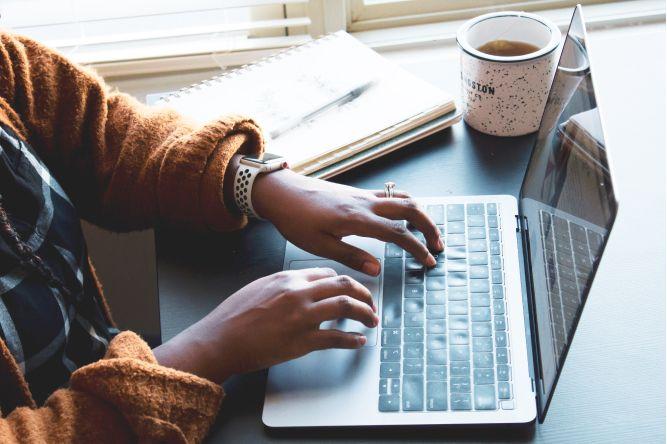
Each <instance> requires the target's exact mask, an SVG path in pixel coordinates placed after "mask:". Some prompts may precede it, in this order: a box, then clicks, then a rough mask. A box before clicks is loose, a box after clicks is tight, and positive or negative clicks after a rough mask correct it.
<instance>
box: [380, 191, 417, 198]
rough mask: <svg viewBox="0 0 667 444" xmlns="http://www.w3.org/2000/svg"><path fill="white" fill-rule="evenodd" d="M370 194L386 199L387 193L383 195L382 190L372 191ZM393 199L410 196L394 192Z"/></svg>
mask: <svg viewBox="0 0 667 444" xmlns="http://www.w3.org/2000/svg"><path fill="white" fill-rule="evenodd" d="M371 193H373V194H374V195H375V197H384V198H387V193H385V191H384V190H373V191H371ZM394 197H402V198H408V197H410V194H408V192H407V191H403V190H394Z"/></svg>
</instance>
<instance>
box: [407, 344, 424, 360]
mask: <svg viewBox="0 0 667 444" xmlns="http://www.w3.org/2000/svg"><path fill="white" fill-rule="evenodd" d="M403 355H404V356H405V358H406V359H422V358H423V357H424V344H422V343H416V342H415V343H407V344H403Z"/></svg>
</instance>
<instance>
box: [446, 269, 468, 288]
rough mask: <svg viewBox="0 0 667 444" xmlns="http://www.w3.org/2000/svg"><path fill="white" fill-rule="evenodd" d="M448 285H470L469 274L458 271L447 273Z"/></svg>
mask: <svg viewBox="0 0 667 444" xmlns="http://www.w3.org/2000/svg"><path fill="white" fill-rule="evenodd" d="M447 285H448V286H450V287H464V286H466V285H468V274H467V273H465V272H458V271H457V272H449V273H447Z"/></svg>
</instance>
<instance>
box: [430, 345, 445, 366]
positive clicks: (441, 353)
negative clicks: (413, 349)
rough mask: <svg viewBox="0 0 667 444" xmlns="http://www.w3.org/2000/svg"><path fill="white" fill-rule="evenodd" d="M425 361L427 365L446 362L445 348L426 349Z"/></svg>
mask: <svg viewBox="0 0 667 444" xmlns="http://www.w3.org/2000/svg"><path fill="white" fill-rule="evenodd" d="M426 363H427V364H429V365H445V364H447V349H444V348H438V349H431V350H427V351H426Z"/></svg>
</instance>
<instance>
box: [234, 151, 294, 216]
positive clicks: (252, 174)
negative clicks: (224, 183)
mask: <svg viewBox="0 0 667 444" xmlns="http://www.w3.org/2000/svg"><path fill="white" fill-rule="evenodd" d="M285 168H288V166H287V160H286V159H285V158H284V157H281V156H277V155H275V154H269V153H264V156H262V158H257V157H250V156H244V157H242V158H241V162H240V163H239V168H238V170H236V177H234V202H236V206H237V207H238V209H239V210H240V211H241V213H243V214H246V215H248V216H250V217H254V218H256V219H262V218H261V217H259V216H258V215H257V213H256V212H255V208H254V207H253V206H252V199H251V197H252V185H253V183H254V182H255V179H256V178H257V176H259V175H260V174H268V173H271V172H273V171H278V170H282V169H285Z"/></svg>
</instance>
